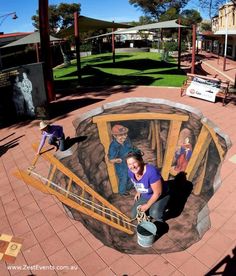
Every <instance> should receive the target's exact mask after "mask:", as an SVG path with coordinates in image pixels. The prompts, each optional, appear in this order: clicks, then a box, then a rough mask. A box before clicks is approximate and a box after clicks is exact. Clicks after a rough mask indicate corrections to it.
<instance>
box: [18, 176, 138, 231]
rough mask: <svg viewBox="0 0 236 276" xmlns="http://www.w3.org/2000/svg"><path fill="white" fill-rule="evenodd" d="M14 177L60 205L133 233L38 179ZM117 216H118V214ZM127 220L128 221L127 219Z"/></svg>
mask: <svg viewBox="0 0 236 276" xmlns="http://www.w3.org/2000/svg"><path fill="white" fill-rule="evenodd" d="M15 176H17V177H19V176H20V179H23V180H24V181H25V183H27V184H29V185H31V186H33V187H37V189H39V190H40V191H45V192H46V193H49V194H52V195H54V196H56V197H57V198H58V200H59V201H61V202H62V203H64V204H66V205H68V206H70V207H72V208H74V209H76V210H77V211H79V212H81V213H83V214H85V215H88V216H90V217H92V218H94V219H97V220H99V221H101V222H103V223H105V224H107V225H109V226H111V227H114V228H116V229H118V230H120V231H123V232H125V233H127V234H130V235H132V234H133V233H134V232H133V231H131V230H130V229H127V228H125V227H123V226H121V225H120V224H116V223H114V222H113V221H111V220H109V219H107V218H106V217H104V216H101V215H99V214H97V213H95V212H93V211H91V210H90V209H88V208H85V207H83V206H81V205H80V204H79V203H77V202H75V201H73V200H71V199H69V198H68V197H66V196H65V195H63V194H61V193H59V192H58V191H56V190H54V189H52V188H50V187H47V186H45V185H44V184H43V183H42V182H41V181H40V180H38V179H35V178H34V177H32V176H30V175H28V174H27V173H26V172H24V171H18V172H17V173H16V174H15ZM118 215H119V214H118ZM128 220H130V219H129V218H128Z"/></svg>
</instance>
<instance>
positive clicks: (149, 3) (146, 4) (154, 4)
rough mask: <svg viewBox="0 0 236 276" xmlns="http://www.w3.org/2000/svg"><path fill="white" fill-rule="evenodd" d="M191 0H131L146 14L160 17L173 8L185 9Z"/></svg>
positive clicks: (176, 9) (177, 9)
mask: <svg viewBox="0 0 236 276" xmlns="http://www.w3.org/2000/svg"><path fill="white" fill-rule="evenodd" d="M188 2H189V0H129V3H130V4H131V5H134V7H136V8H139V9H141V10H142V11H143V12H144V14H146V15H150V16H151V17H153V18H155V19H156V20H157V19H160V17H161V16H162V15H164V14H165V13H166V12H168V11H169V10H171V9H172V12H170V13H173V10H175V11H176V13H179V12H180V10H181V9H183V8H184V7H185V6H186V4H187V3H188Z"/></svg>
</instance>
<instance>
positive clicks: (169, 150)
mask: <svg viewBox="0 0 236 276" xmlns="http://www.w3.org/2000/svg"><path fill="white" fill-rule="evenodd" d="M181 124H182V122H181V121H171V122H170V128H169V133H168V139H167V143H166V150H165V157H164V162H163V167H162V173H161V174H162V177H163V178H164V180H168V177H169V172H170V170H171V165H172V162H173V158H174V156H175V151H176V147H177V143H178V139H179V132H180V128H181Z"/></svg>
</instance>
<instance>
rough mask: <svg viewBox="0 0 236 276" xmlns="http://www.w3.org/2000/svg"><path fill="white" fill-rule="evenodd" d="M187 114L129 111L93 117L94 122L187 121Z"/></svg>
mask: <svg viewBox="0 0 236 276" xmlns="http://www.w3.org/2000/svg"><path fill="white" fill-rule="evenodd" d="M188 118H189V116H188V115H180V114H164V113H152V112H147V113H142V112H141V113H129V114H109V116H108V115H101V116H96V117H94V118H93V122H94V123H98V122H114V121H118V122H120V121H133V120H170V121H172V120H174V121H188Z"/></svg>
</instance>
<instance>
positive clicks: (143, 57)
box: [53, 52, 186, 88]
mask: <svg viewBox="0 0 236 276" xmlns="http://www.w3.org/2000/svg"><path fill="white" fill-rule="evenodd" d="M53 74H54V80H55V85H56V87H58V88H69V87H73V86H74V85H78V77H77V66H76V60H73V61H72V64H71V65H70V66H68V67H64V68H63V67H61V68H58V67H57V68H55V69H54V70H53ZM81 76H82V77H81V82H80V83H79V84H80V85H81V86H103V85H104V86H113V85H147V86H173V87H180V86H181V85H182V83H183V81H184V80H185V79H186V75H185V74H184V72H183V71H182V70H178V68H177V64H176V61H175V60H174V59H173V58H171V57H169V58H168V62H164V61H162V60H161V55H160V54H159V53H150V52H138V53H116V54H115V63H113V62H112V54H111V53H109V54H100V55H92V56H87V57H82V58H81Z"/></svg>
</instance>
